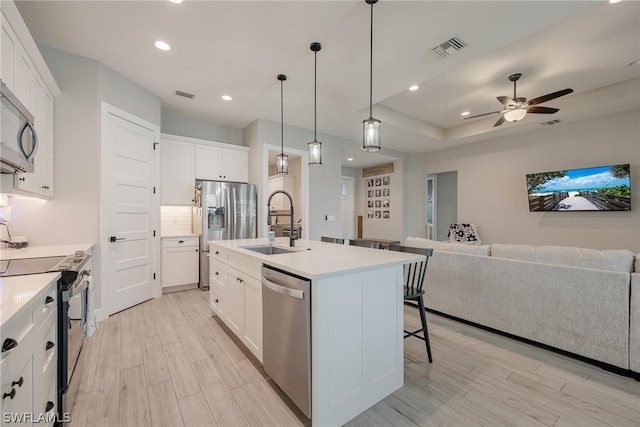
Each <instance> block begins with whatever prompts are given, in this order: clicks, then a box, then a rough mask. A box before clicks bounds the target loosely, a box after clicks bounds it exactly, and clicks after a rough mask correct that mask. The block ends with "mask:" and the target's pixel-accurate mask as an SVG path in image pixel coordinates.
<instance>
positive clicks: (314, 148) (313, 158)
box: [307, 42, 322, 166]
mask: <svg viewBox="0 0 640 427" xmlns="http://www.w3.org/2000/svg"><path fill="white" fill-rule="evenodd" d="M309 49H311V51H312V52H313V141H311V142H309V143H307V147H309V163H308V165H309V166H322V142H320V141H318V138H317V137H316V128H317V116H318V113H317V111H318V100H317V93H318V91H317V86H318V83H317V81H318V52H319V51H320V49H322V45H320V43H318V42H313V43H311V46H309Z"/></svg>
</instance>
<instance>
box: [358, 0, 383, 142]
mask: <svg viewBox="0 0 640 427" xmlns="http://www.w3.org/2000/svg"><path fill="white" fill-rule="evenodd" d="M364 1H365V3H367V4H368V5H370V6H371V48H370V62H369V118H368V119H366V120H363V121H362V150H363V151H367V152H370V153H371V152H375V151H378V150H380V120H378V119H374V118H373V5H374V4H376V3H377V2H378V0H364Z"/></svg>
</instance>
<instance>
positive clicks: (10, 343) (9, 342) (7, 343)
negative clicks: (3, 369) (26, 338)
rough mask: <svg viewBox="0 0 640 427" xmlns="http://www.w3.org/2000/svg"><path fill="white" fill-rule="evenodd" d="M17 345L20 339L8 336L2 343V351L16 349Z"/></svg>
mask: <svg viewBox="0 0 640 427" xmlns="http://www.w3.org/2000/svg"><path fill="white" fill-rule="evenodd" d="M17 346H18V341H16V340H14V339H13V338H7V339H5V340H4V342H3V343H2V352H3V353H4V352H5V351H9V350H11V349H14V348H16V347H17Z"/></svg>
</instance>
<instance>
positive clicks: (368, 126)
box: [362, 117, 380, 153]
mask: <svg viewBox="0 0 640 427" xmlns="http://www.w3.org/2000/svg"><path fill="white" fill-rule="evenodd" d="M362 131H363V132H362V134H363V138H362V151H366V152H368V153H372V152H374V151H379V150H380V120H378V119H374V118H373V117H369V118H368V119H366V120H363V121H362Z"/></svg>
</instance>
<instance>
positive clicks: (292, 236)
mask: <svg viewBox="0 0 640 427" xmlns="http://www.w3.org/2000/svg"><path fill="white" fill-rule="evenodd" d="M278 193H282V194H284V195H285V196H287V197H288V198H289V206H291V213H290V214H281V213H280V214H272V213H271V199H272V198H273V196H275V195H276V194H278ZM267 212H268V214H267V225H271V217H272V216H289V217H290V221H291V227H290V229H289V230H290V231H289V246H290V247H294V246H295V241H296V240H297V239H298V229H297V228H294V227H295V223H294V222H293V199H292V198H291V195H290V194H289V193H287V192H286V191H284V190H276V191H274V192H273V193H271V194H270V195H269V200H267Z"/></svg>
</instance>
